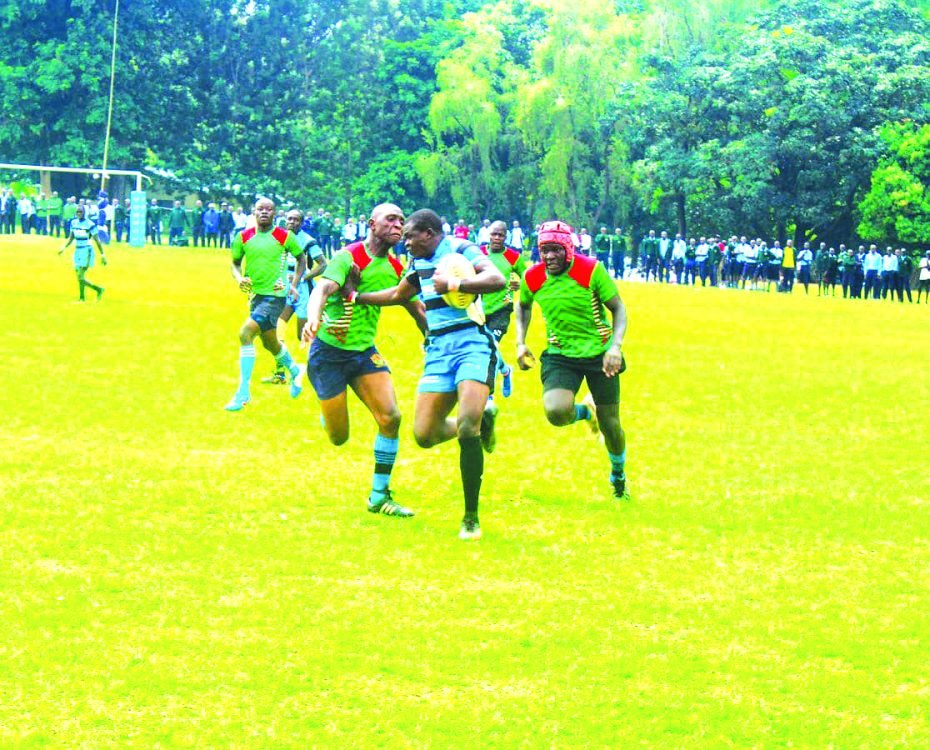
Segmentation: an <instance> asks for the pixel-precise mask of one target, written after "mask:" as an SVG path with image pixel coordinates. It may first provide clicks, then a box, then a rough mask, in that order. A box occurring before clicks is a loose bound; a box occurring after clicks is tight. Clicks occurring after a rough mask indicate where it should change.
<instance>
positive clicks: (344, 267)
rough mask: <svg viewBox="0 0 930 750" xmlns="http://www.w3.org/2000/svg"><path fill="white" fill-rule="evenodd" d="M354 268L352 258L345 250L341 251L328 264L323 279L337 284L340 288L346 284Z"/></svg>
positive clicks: (322, 275) (321, 275)
mask: <svg viewBox="0 0 930 750" xmlns="http://www.w3.org/2000/svg"><path fill="white" fill-rule="evenodd" d="M350 268H352V256H351V255H350V254H349V253H348V252H347V251H345V250H340V251H339V252H338V253H336V254H335V255H334V256H333V259H332V260H331V261H330V262H329V263H327V264H326V268H325V270H324V271H323V273H322V274H320V277H321V278H324V279H329V280H330V281H334V282H336V283H337V284H338V285H339V286H342V285H343V284H345V283H346V277H347V276H348V275H349V269H350Z"/></svg>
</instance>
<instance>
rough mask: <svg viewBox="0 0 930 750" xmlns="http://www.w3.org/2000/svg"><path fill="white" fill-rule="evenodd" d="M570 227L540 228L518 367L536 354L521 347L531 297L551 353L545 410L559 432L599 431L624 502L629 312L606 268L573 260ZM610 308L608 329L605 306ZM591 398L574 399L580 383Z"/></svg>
mask: <svg viewBox="0 0 930 750" xmlns="http://www.w3.org/2000/svg"><path fill="white" fill-rule="evenodd" d="M571 232H572V229H571V227H570V226H568V225H567V224H565V223H564V222H561V221H548V222H546V223H544V224H543V225H542V226H541V227H540V228H539V252H540V255H541V257H542V262H541V263H538V264H536V265H535V266H533V267H532V268H530V269H529V270H527V272H526V273H525V274H524V275H523V283H522V284H521V286H520V302H519V304H518V305H517V315H516V320H517V326H516V338H517V364H518V366H519V367H520V369H521V370H528V369H529V368H530V367H531V366H532V364H533V361H534V360H533V354H532V352H531V351H530V349H529V347H527V345H526V333H527V329H528V328H529V325H530V320H531V315H532V308H533V302H534V300H535V301H536V302H537V303H538V304H539V307H540V309H541V310H542V314H543V317H544V318H545V321H546V336H547V339H548V341H549V346H548V348H547V349H546V350H545V351H544V352H543V354H542V357H541V361H542V368H541V373H540V374H541V377H542V384H543V408H544V409H545V412H546V418H547V419H548V420H549V422H550V424H553V425H555V426H557V427H561V426H564V425H568V424H572V423H574V422H580V421H585V422H587V423H588V425H589V426H590V428H591V431H592V432H595V433H596V432H597V431H598V428H600V432H601V434H602V435H603V436H604V443H605V445H606V447H607V455H608V457H609V458H610V468H611V470H610V483H611V485H612V486H613V492H614V496H615V497H617V498H619V499H624V500H628V499H629V497H630V493H629V489H628V487H627V482H626V472H625V464H626V436H625V434H624V432H623V428H622V427H621V425H620V381H619V378H618V377H617V376H618V375H619V374H620V373H621V372H623V370H624V369H625V363H624V360H623V353H622V351H621V347H622V345H623V336H624V334H625V333H626V308H625V307H624V305H623V302H622V301H621V299H620V295H619V294H617V287H616V285H615V283H614V281H613V279H611V278H610V275H609V274H608V272H607V270H606V269H605V268H604V266H603V265H602V264H601V263H599V262H598V261H597V260H595V259H593V258H588V257H586V256H583V255H580V254H578V255H576V254H575V249H574V245H573V244H572V238H571ZM605 307H606V308H607V309H608V310H609V311H610V314H611V316H612V318H613V325H612V326H611V325H608V324H607V321H606V319H605V316H604V308H605ZM583 380H585V381H587V383H588V390H589V391H590V394H589V396H588V397H587V398H586V399H585V400H584V402H583V403H581V404H576V403H575V396H576V394H577V393H578V389H579V388H580V387H581V382H582V381H583Z"/></svg>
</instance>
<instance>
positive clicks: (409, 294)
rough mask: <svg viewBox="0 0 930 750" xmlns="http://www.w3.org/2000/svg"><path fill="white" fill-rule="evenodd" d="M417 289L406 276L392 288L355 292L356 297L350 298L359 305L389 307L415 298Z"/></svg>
mask: <svg viewBox="0 0 930 750" xmlns="http://www.w3.org/2000/svg"><path fill="white" fill-rule="evenodd" d="M417 291H418V290H417V288H416V287H415V286H414V285H413V284H411V283H410V282H409V281H407V279H406V278H404V279H401V280H400V283H399V284H397V285H396V286H392V287H391V288H390V289H382V290H381V291H380V292H365V293H364V294H358V293H356V292H353V294H354V295H355V297H354V299H353V298H352V297H350V299H353V301H354V302H355V304H357V305H375V306H377V307H389V306H391V305H403V304H404V303H405V302H407V301H409V300H411V299H413V297H414V295H415V294H417Z"/></svg>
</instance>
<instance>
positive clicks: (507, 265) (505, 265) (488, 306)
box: [481, 245, 526, 315]
mask: <svg viewBox="0 0 930 750" xmlns="http://www.w3.org/2000/svg"><path fill="white" fill-rule="evenodd" d="M481 252H483V253H484V254H485V255H487V256H488V260H490V261H491V263H493V264H494V267H495V268H497V270H498V271H500V272H501V275H502V276H503V277H504V278H505V279H507V285H506V286H505V287H504V288H503V289H501V290H500V291H497V292H489V293H488V294H482V295H481V306H482V308H483V309H484V314H485V315H490V314H491V313H495V312H497V311H498V310H500V309H501V308H502V307H506V306H507V305H512V304H513V290H512V289H511V288H510V274H512V273H515V274H517V276H519V277H520V278H521V279H522V278H523V274H524V273H526V261H525V260H524V259H523V256H522V255H520V253H519V252H517V251H516V250H514V249H513V248H511V247H505V248H504V249H503V250H500V251H494V250H491V246H490V245H482V246H481Z"/></svg>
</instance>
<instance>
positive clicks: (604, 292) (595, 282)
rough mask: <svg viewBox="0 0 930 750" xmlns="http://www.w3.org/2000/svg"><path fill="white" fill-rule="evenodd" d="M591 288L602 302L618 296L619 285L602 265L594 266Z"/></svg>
mask: <svg viewBox="0 0 930 750" xmlns="http://www.w3.org/2000/svg"><path fill="white" fill-rule="evenodd" d="M591 288H592V289H593V290H594V291H595V292H596V293H597V296H598V297H600V298H601V301H602V302H606V301H607V300H609V299H613V298H614V297H616V296H617V285H616V284H615V283H614V280H613V279H612V278H610V274H609V273H607V269H606V268H604V266H603V265H602V264H601V263H598V264H596V265H595V266H594V273H593V274H592V275H591Z"/></svg>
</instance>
